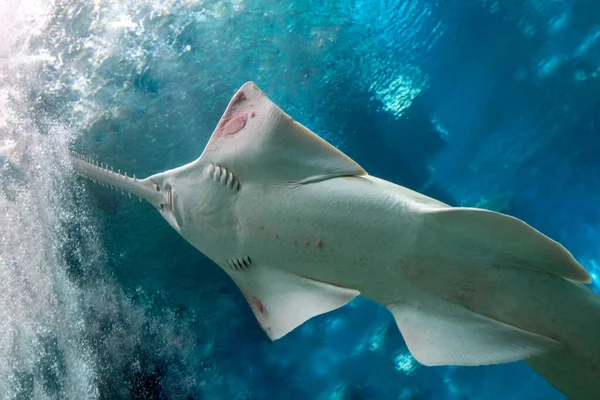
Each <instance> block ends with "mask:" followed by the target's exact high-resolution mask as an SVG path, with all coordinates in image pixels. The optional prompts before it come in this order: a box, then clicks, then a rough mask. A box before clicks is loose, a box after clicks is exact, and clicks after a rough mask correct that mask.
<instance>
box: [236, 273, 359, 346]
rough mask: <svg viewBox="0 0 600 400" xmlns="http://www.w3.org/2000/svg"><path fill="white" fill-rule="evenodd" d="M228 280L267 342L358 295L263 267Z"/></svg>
mask: <svg viewBox="0 0 600 400" xmlns="http://www.w3.org/2000/svg"><path fill="white" fill-rule="evenodd" d="M230 276H231V277H232V278H233V280H234V281H235V282H236V284H237V285H238V286H239V288H240V289H241V291H242V293H243V294H244V296H245V297H246V300H248V303H249V304H250V307H251V308H252V311H253V312H254V315H255V316H256V319H257V320H258V323H259V324H260V326H261V328H262V329H263V330H264V331H265V332H266V333H267V335H268V336H269V338H270V339H271V340H277V339H279V338H281V337H283V336H285V335H286V334H287V333H289V332H290V331H292V330H293V329H295V328H296V327H298V326H300V325H302V324H303V323H304V322H306V321H308V320H309V319H310V318H312V317H315V316H317V315H320V314H324V313H326V312H329V311H333V310H335V309H337V308H339V307H342V306H344V305H345V304H347V303H349V302H350V301H351V300H352V299H353V298H355V297H356V296H358V295H359V294H360V293H359V292H358V291H357V290H353V289H346V288H342V287H339V286H335V285H331V284H328V283H324V282H320V281H315V280H312V279H309V278H305V277H301V276H298V275H294V274H291V273H289V272H285V271H282V270H279V269H276V268H270V267H263V266H253V267H251V268H250V269H248V270H245V271H240V272H232V273H230Z"/></svg>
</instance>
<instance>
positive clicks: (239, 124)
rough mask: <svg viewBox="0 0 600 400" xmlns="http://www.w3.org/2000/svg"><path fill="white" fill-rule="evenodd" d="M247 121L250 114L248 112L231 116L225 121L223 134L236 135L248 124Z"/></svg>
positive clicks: (222, 129)
mask: <svg viewBox="0 0 600 400" xmlns="http://www.w3.org/2000/svg"><path fill="white" fill-rule="evenodd" d="M246 121H248V114H246V113H242V114H238V115H236V116H234V117H231V118H230V119H228V120H227V121H224V123H223V127H222V128H221V135H222V136H226V135H235V134H236V133H238V132H239V131H241V130H242V129H243V128H244V126H246Z"/></svg>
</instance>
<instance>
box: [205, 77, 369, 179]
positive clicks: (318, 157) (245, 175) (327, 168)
mask: <svg viewBox="0 0 600 400" xmlns="http://www.w3.org/2000/svg"><path fill="white" fill-rule="evenodd" d="M200 160H202V161H208V162H212V163H215V164H217V165H221V166H224V167H226V168H228V169H230V170H232V171H234V172H235V173H236V175H237V176H238V177H239V178H240V180H242V181H259V182H264V183H265V184H294V183H307V182H314V181H319V180H324V179H329V178H333V177H338V176H354V175H366V172H365V170H363V169H362V168H361V167H360V166H359V165H358V164H357V163H356V162H354V161H353V160H352V159H351V158H349V157H348V156H346V155H345V154H344V153H342V152H341V151H339V150H338V149H336V148H335V147H333V146H332V145H331V144H329V143H328V142H327V141H325V140H323V139H321V138H320V137H319V136H317V135H316V134H314V133H313V132H312V131H310V130H309V129H308V128H306V127H304V126H303V125H301V124H299V123H298V122H296V121H294V120H293V119H292V118H291V117H290V116H289V115H287V114H285V113H284V112H283V111H282V110H281V109H280V108H279V107H277V106H276V105H275V104H274V103H273V102H272V101H271V100H269V98H268V97H267V96H266V95H265V94H264V93H263V92H262V91H261V90H260V89H259V88H258V87H257V86H256V85H255V84H254V83H252V82H248V83H246V84H245V85H244V86H242V87H241V88H240V89H239V90H238V91H237V93H236V94H235V96H234V97H233V98H232V100H231V101H230V103H229V105H228V107H227V110H226V111H225V113H224V114H223V117H222V118H221V120H220V121H219V124H218V125H217V128H216V129H215V131H214V133H213V135H212V136H211V138H210V140H209V142H208V145H207V146H206V149H205V150H204V152H203V153H202V156H200Z"/></svg>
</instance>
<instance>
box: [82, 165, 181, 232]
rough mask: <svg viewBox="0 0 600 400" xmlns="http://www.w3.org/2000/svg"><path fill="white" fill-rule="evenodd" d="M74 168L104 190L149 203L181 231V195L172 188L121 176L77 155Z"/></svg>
mask: <svg viewBox="0 0 600 400" xmlns="http://www.w3.org/2000/svg"><path fill="white" fill-rule="evenodd" d="M72 165H73V169H74V170H75V172H76V173H77V174H78V175H80V176H82V177H84V178H87V179H90V180H91V181H93V182H96V183H98V184H100V185H102V186H105V187H109V188H112V189H115V190H118V191H121V193H123V194H125V193H127V194H128V195H129V197H131V195H135V196H137V197H139V199H140V201H142V200H146V201H147V202H148V203H150V204H152V205H153V206H154V207H156V208H157V209H158V210H159V211H161V213H162V214H163V217H165V219H166V220H167V221H168V222H169V224H171V225H172V226H173V228H175V229H176V230H178V231H179V230H180V228H181V218H180V217H179V216H178V215H179V213H178V212H177V209H178V207H177V194H176V192H175V189H174V188H172V187H171V186H170V185H164V186H163V187H162V188H161V187H160V186H159V184H158V183H157V182H156V181H155V180H153V179H152V178H153V177H150V178H145V179H138V178H136V176H135V175H133V176H131V177H130V176H128V175H127V173H125V172H124V173H121V170H117V171H116V172H115V171H114V169H113V168H110V167H109V166H108V165H105V164H102V163H98V162H97V161H94V160H92V159H90V158H88V157H85V156H82V155H80V154H77V153H72Z"/></svg>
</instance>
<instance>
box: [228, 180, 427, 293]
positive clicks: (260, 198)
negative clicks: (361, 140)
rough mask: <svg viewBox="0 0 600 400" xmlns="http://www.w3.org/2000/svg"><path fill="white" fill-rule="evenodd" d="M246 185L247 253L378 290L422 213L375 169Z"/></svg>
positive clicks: (239, 214)
mask: <svg viewBox="0 0 600 400" xmlns="http://www.w3.org/2000/svg"><path fill="white" fill-rule="evenodd" d="M244 189H245V192H244V193H241V194H240V195H241V196H244V199H243V201H239V202H237V204H236V208H235V214H236V219H237V224H238V228H237V229H238V237H239V252H240V253H241V254H240V255H241V256H250V257H251V258H252V260H253V264H256V265H257V266H260V265H261V264H263V265H269V266H273V267H277V268H281V269H283V270H286V271H289V272H292V273H294V274H297V275H302V276H305V277H309V278H312V279H316V280H320V281H324V282H329V283H333V284H336V285H340V286H344V287H348V288H354V289H357V290H359V291H361V293H362V294H363V295H364V296H367V297H371V298H373V296H375V297H377V296H376V295H377V293H378V291H379V290H378V289H379V288H380V287H381V285H382V284H383V283H385V282H389V279H390V276H398V273H399V266H400V260H401V259H402V258H403V257H404V256H405V255H406V253H407V251H408V250H409V249H410V247H411V244H412V242H413V239H414V233H415V232H414V230H415V226H416V224H417V223H418V218H419V217H418V214H417V213H414V210H412V209H411V204H410V203H409V202H407V201H406V198H405V197H403V196H402V195H401V189H402V188H400V187H399V186H397V185H394V184H391V183H389V182H386V181H383V180H379V179H376V178H371V177H342V178H335V179H331V180H326V181H322V182H317V183H311V184H306V185H298V186H292V187H283V188H282V187H277V188H274V189H268V190H264V188H262V187H258V186H254V187H253V186H250V187H247V188H244ZM374 300H377V299H374Z"/></svg>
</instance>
